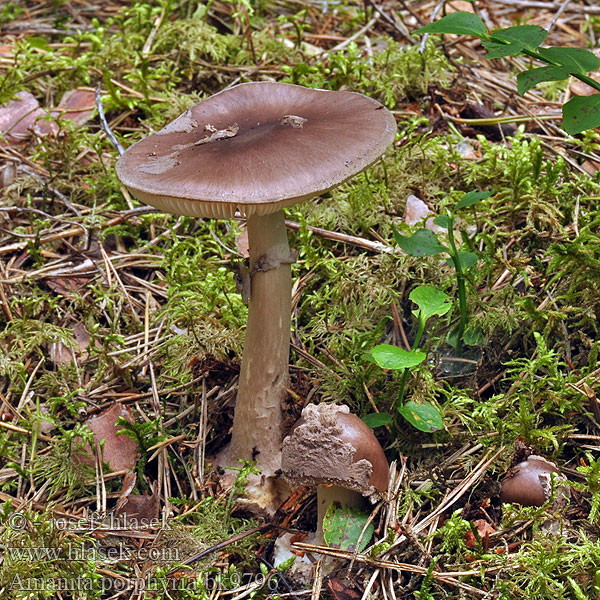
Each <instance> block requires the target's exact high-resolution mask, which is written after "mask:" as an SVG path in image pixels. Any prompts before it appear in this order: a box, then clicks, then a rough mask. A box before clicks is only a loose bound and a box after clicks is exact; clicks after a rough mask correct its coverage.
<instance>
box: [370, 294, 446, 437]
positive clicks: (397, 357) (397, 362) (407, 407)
mask: <svg viewBox="0 0 600 600" xmlns="http://www.w3.org/2000/svg"><path fill="white" fill-rule="evenodd" d="M409 298H410V299H411V300H412V301H413V302H414V303H415V304H416V305H417V308H416V309H415V310H413V311H412V312H413V315H415V317H417V322H418V325H417V333H416V335H415V339H414V342H413V345H412V349H411V350H410V351H409V350H404V348H399V347H398V346H392V345H391V344H379V345H377V346H375V347H374V348H372V349H371V350H370V352H368V353H367V356H366V358H367V359H368V360H371V361H373V362H374V363H375V364H377V365H378V366H380V367H381V368H382V369H391V370H394V371H402V380H401V381H400V393H399V395H398V405H397V411H398V413H399V414H400V415H401V416H402V417H404V418H405V419H406V420H407V421H408V422H409V423H410V424H411V425H413V426H414V427H416V428H417V429H419V430H420V431H424V432H426V433H431V432H433V431H437V430H438V429H441V428H442V427H443V426H444V422H443V419H442V415H441V413H440V411H439V410H438V409H437V408H436V407H435V406H434V405H433V404H430V403H428V402H425V403H422V404H419V403H417V402H414V401H412V400H409V401H408V402H404V395H405V392H406V383H407V381H408V376H409V374H410V369H412V368H414V367H416V366H418V365H420V364H421V363H422V362H423V361H424V360H425V359H426V358H427V353H426V352H421V351H420V350H418V348H419V345H420V343H421V339H422V338H423V333H425V324H426V323H427V320H428V319H429V318H430V317H433V316H434V315H438V316H440V317H441V316H444V315H445V314H446V313H448V312H449V311H450V309H451V308H452V303H451V302H450V298H449V296H448V295H447V294H444V292H442V291H440V290H438V289H437V288H434V287H433V286H431V285H421V286H418V287H416V288H415V289H414V290H413V291H412V292H411V293H410V295H409ZM394 404H395V403H394ZM392 409H393V406H392ZM364 421H365V423H367V425H369V427H379V426H380V425H388V424H390V423H393V422H394V418H393V417H392V415H390V414H389V413H373V414H370V415H367V416H366V417H365V418H364Z"/></svg>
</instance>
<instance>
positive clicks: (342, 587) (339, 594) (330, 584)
mask: <svg viewBox="0 0 600 600" xmlns="http://www.w3.org/2000/svg"><path fill="white" fill-rule="evenodd" d="M327 588H328V589H329V591H330V592H331V595H332V596H333V597H334V598H335V600H360V598H361V596H362V594H361V593H359V592H358V591H357V590H356V589H354V588H351V587H350V586H348V585H347V584H346V583H344V582H343V581H342V580H341V579H339V578H338V577H331V578H330V579H329V580H328V581H327Z"/></svg>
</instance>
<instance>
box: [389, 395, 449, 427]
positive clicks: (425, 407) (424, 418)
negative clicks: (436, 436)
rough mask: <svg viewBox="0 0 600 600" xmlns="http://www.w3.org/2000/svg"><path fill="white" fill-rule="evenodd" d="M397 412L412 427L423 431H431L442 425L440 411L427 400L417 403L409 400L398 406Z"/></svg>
mask: <svg viewBox="0 0 600 600" xmlns="http://www.w3.org/2000/svg"><path fill="white" fill-rule="evenodd" d="M398 412H399V413H400V414H401V415H402V416H403V417H404V418H405V419H406V420H407V421H408V422H409V423H410V424H411V425H412V426H413V427H416V428H417V429H418V430H419V431H424V432H425V433H432V432H434V431H437V430H438V429H442V428H443V427H444V421H443V419H442V415H441V413H440V411H439V410H438V409H437V408H436V407H435V406H433V404H429V402H425V403H424V404H417V403H416V402H413V401H412V400H409V401H408V402H406V403H405V404H404V405H402V406H399V407H398Z"/></svg>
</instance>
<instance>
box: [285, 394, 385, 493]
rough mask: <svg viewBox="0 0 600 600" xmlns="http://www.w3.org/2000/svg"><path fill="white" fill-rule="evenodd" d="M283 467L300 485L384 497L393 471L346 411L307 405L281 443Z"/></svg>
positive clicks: (363, 427) (368, 432)
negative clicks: (338, 487) (328, 487)
mask: <svg viewBox="0 0 600 600" xmlns="http://www.w3.org/2000/svg"><path fill="white" fill-rule="evenodd" d="M281 468H282V471H283V473H284V475H285V476H286V477H287V478H288V479H290V480H292V481H294V482H295V483H296V484H298V485H311V486H320V485H337V486H340V487H344V488H347V489H351V490H354V491H357V492H360V493H361V494H363V495H364V496H371V495H376V494H377V492H379V494H381V493H384V492H385V491H386V490H387V487H388V481H389V466H388V462H387V459H386V457H385V454H384V452H383V449H382V448H381V445H380V444H379V442H378V441H377V438H376V437H375V435H374V434H373V431H372V430H371V429H370V428H369V427H368V426H367V425H366V424H365V423H364V422H363V421H362V420H361V419H360V418H359V417H357V416H356V415H353V414H351V413H350V410H349V408H348V407H347V406H343V405H338V404H319V405H314V404H309V405H308V406H306V407H305V408H304V410H303V411H302V418H301V419H300V420H299V421H298V422H297V423H296V424H295V425H294V427H293V429H292V431H291V432H290V434H289V435H288V437H286V438H285V439H284V440H283V450H282V458H281Z"/></svg>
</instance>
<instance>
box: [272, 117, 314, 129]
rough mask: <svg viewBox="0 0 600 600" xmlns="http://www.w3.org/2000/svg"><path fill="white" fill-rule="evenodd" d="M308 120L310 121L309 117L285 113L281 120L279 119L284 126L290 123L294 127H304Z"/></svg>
mask: <svg viewBox="0 0 600 600" xmlns="http://www.w3.org/2000/svg"><path fill="white" fill-rule="evenodd" d="M306 121H308V119H305V118H304V117H298V116H297V115H284V116H283V118H282V119H281V121H279V124H280V125H283V126H285V125H289V126H290V127H292V128H293V129H302V127H304V123H306Z"/></svg>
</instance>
